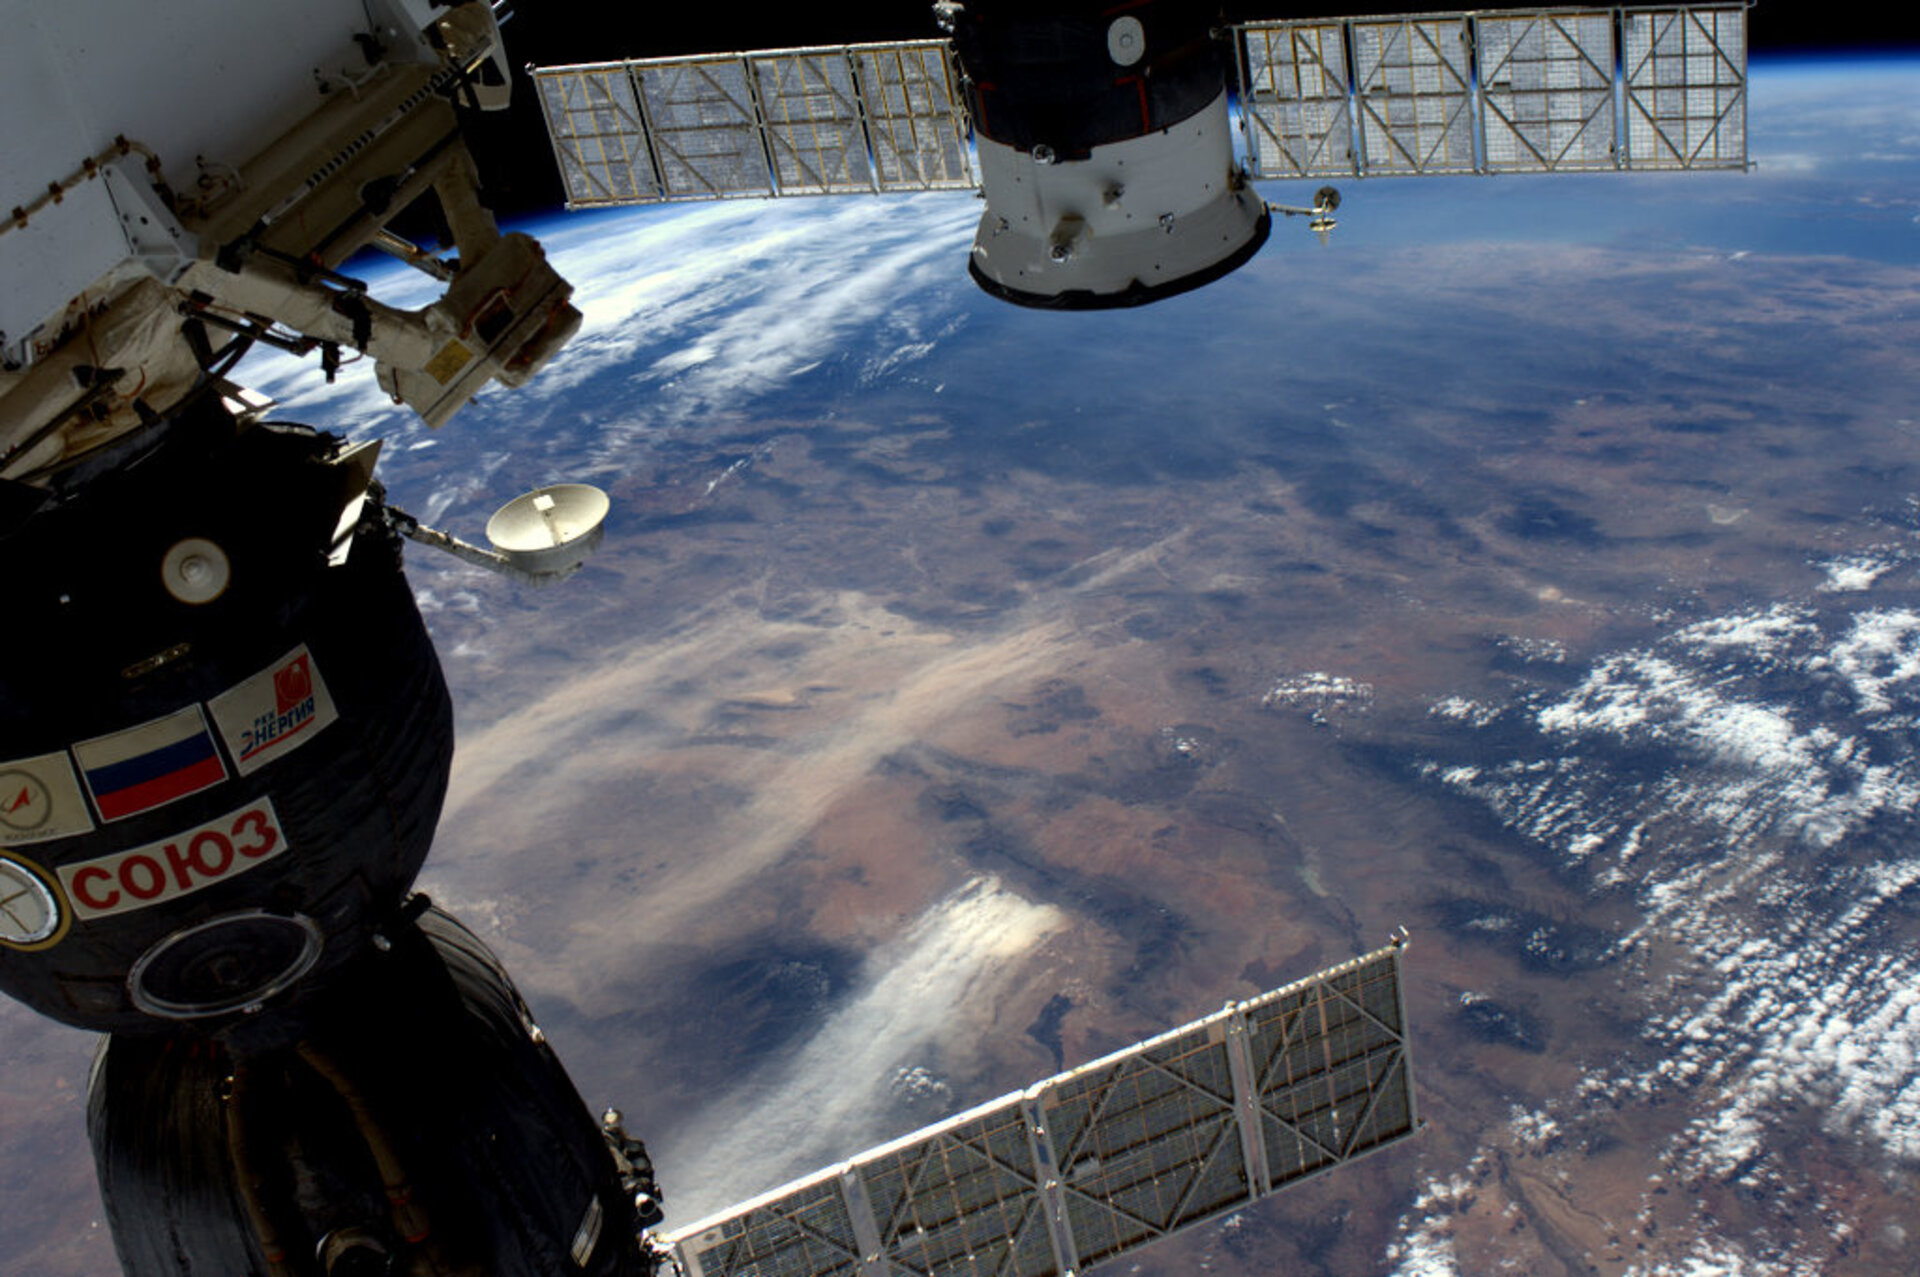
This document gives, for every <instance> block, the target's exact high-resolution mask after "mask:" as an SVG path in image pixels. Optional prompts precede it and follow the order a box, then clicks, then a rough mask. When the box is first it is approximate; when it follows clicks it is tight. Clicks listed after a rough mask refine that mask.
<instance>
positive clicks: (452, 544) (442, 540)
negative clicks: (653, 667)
mask: <svg viewBox="0 0 1920 1277" xmlns="http://www.w3.org/2000/svg"><path fill="white" fill-rule="evenodd" d="M612 505H613V503H612V501H610V500H609V499H608V497H607V494H606V493H605V492H602V491H601V490H600V489H599V488H596V487H594V486H593V485H592V484H590V483H556V484H552V485H550V486H548V487H545V488H535V489H534V490H533V491H532V492H528V493H526V494H524V495H522V496H518V497H515V498H514V499H513V500H511V501H509V502H507V503H506V504H505V505H503V506H501V507H500V508H499V509H498V510H496V511H494V514H493V517H492V518H491V519H488V520H487V540H488V541H491V542H492V543H493V549H492V550H483V549H481V548H480V547H479V546H477V545H473V544H471V543H470V542H466V541H462V540H461V539H460V538H458V537H456V536H453V535H451V534H450V533H446V532H442V531H440V530H439V529H437V528H429V527H427V526H425V525H424V524H422V523H421V522H420V521H419V520H418V519H416V518H414V517H413V516H412V515H410V514H408V513H407V512H406V511H404V510H400V509H396V508H395V507H393V506H388V507H387V508H386V514H387V519H388V521H389V522H390V523H392V525H393V527H394V528H395V530H396V531H398V532H399V533H400V534H401V535H402V536H405V537H406V538H408V539H409V540H412V541H418V542H420V543H421V544H423V545H430V546H433V547H434V548H435V549H437V550H444V551H446V552H447V553H448V554H451V555H453V556H454V557H455V558H457V559H464V560H465V561H466V562H468V563H471V564H474V565H475V566H476V567H483V568H485V569H487V571H489V572H497V573H499V574H500V575H501V576H505V577H511V578H513V579H514V580H516V581H524V582H526V583H527V584H529V585H551V584H553V583H554V582H555V581H563V580H565V579H566V578H568V577H570V576H572V575H573V574H574V573H575V572H578V571H579V570H580V569H581V567H582V566H584V565H585V563H586V561H587V559H588V558H589V557H590V556H591V555H592V554H593V552H594V551H595V550H597V549H599V548H600V543H601V541H602V540H604V539H605V537H606V519H607V511H608V510H610V509H611V508H612Z"/></svg>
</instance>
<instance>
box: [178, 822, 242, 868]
mask: <svg viewBox="0 0 1920 1277" xmlns="http://www.w3.org/2000/svg"><path fill="white" fill-rule="evenodd" d="M208 847H212V848H214V849H215V850H216V851H217V852H218V854H219V858H218V859H217V860H215V861H214V862H213V863H212V864H209V863H207V860H206V857H205V856H203V855H202V854H201V853H202V852H204V851H205V850H206V849H207V848H208ZM187 858H188V859H190V860H192V861H193V867H194V868H195V869H198V870H199V871H200V872H201V873H202V874H204V875H206V876H207V877H209V878H218V877H219V876H220V875H221V874H223V873H225V872H226V871H227V866H228V865H230V864H232V863H233V844H232V843H230V842H228V841H227V836H226V835H225V834H223V833H221V832H220V831H219V830H217V829H202V830H201V831H200V832H199V833H197V834H195V835H194V836H193V841H192V842H189V843H188V844H187Z"/></svg>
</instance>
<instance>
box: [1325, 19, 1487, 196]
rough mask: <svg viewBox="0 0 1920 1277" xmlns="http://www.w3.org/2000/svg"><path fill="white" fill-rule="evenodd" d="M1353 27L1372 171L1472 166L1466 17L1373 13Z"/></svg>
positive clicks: (1358, 88) (1356, 73) (1437, 171)
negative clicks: (1377, 15)
mask: <svg viewBox="0 0 1920 1277" xmlns="http://www.w3.org/2000/svg"><path fill="white" fill-rule="evenodd" d="M1351 30H1352V35H1353V61H1354V88H1355V91H1356V94H1357V100H1358V101H1359V103H1360V122H1361V138H1360V140H1361V145H1362V148H1363V151H1362V154H1363V155H1364V156H1365V161H1364V162H1365V165H1366V171H1367V172H1368V173H1369V174H1389V173H1405V174H1413V175H1418V174H1446V173H1471V172H1473V171H1474V162H1473V83H1472V76H1473V68H1472V51H1471V46H1470V44H1469V38H1468V33H1467V22H1466V19H1465V18H1462V17H1457V16H1452V15H1418V16H1412V17H1406V18H1383V19H1372V20H1368V21H1355V22H1354V23H1352V24H1351Z"/></svg>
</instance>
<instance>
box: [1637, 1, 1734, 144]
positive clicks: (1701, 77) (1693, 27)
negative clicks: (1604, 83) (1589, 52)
mask: <svg viewBox="0 0 1920 1277" xmlns="http://www.w3.org/2000/svg"><path fill="white" fill-rule="evenodd" d="M1621 60H1622V64H1623V70H1624V79H1625V82H1626V96H1627V109H1626V117H1627V138H1626V145H1627V154H1628V156H1629V157H1630V158H1631V162H1632V165H1633V167H1634V168H1652V169H1667V168H1672V169H1684V168H1744V167H1746V161H1747V118H1746V100H1747V92H1746V90H1747V44H1746V9H1745V6H1742V5H1731V6H1723V7H1712V8H1684V9H1681V8H1676V9H1647V10H1639V11H1635V12H1631V13H1628V14H1627V15H1626V18H1625V22H1624V24H1623V33H1622V41H1621Z"/></svg>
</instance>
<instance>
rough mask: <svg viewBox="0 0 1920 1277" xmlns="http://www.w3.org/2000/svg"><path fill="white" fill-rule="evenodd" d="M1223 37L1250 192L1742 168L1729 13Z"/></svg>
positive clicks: (1454, 21) (1488, 17)
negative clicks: (1397, 180) (1232, 54)
mask: <svg viewBox="0 0 1920 1277" xmlns="http://www.w3.org/2000/svg"><path fill="white" fill-rule="evenodd" d="M1235 30H1236V33H1237V44H1238V50H1237V51H1238V55H1239V70H1240V86H1239V87H1240V107H1241V130H1242V134H1243V136H1244V138H1245V147H1246V153H1247V154H1246V159H1247V166H1248V170H1249V172H1250V173H1251V174H1252V175H1253V176H1255V177H1262V178H1265V177H1322V176H1325V177H1334V176H1340V175H1343V174H1344V175H1347V176H1358V177H1373V176H1387V175H1396V174H1405V175H1438V174H1450V173H1519V172H1590V171H1596V170H1610V169H1674V168H1744V167H1745V166H1746V162H1747V137H1746V78H1747V70H1746V68H1747V60H1746V6H1745V5H1743V4H1721V5H1700V6H1676V7H1666V8H1645V9H1625V8H1595V9H1577V8H1570V9H1536V10H1499V11H1485V12H1471V11H1469V12H1461V13H1433V14H1416V15H1411V16H1408V17H1401V18H1346V19H1330V20H1321V21H1313V22H1254V23H1246V24H1242V25H1240V26H1238V27H1237V28H1235ZM1349 67H1351V74H1349V73H1348V68H1349ZM1356 120H1357V121H1358V126H1357V127H1355V126H1354V125H1353V123H1352V122H1353V121H1356Z"/></svg>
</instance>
